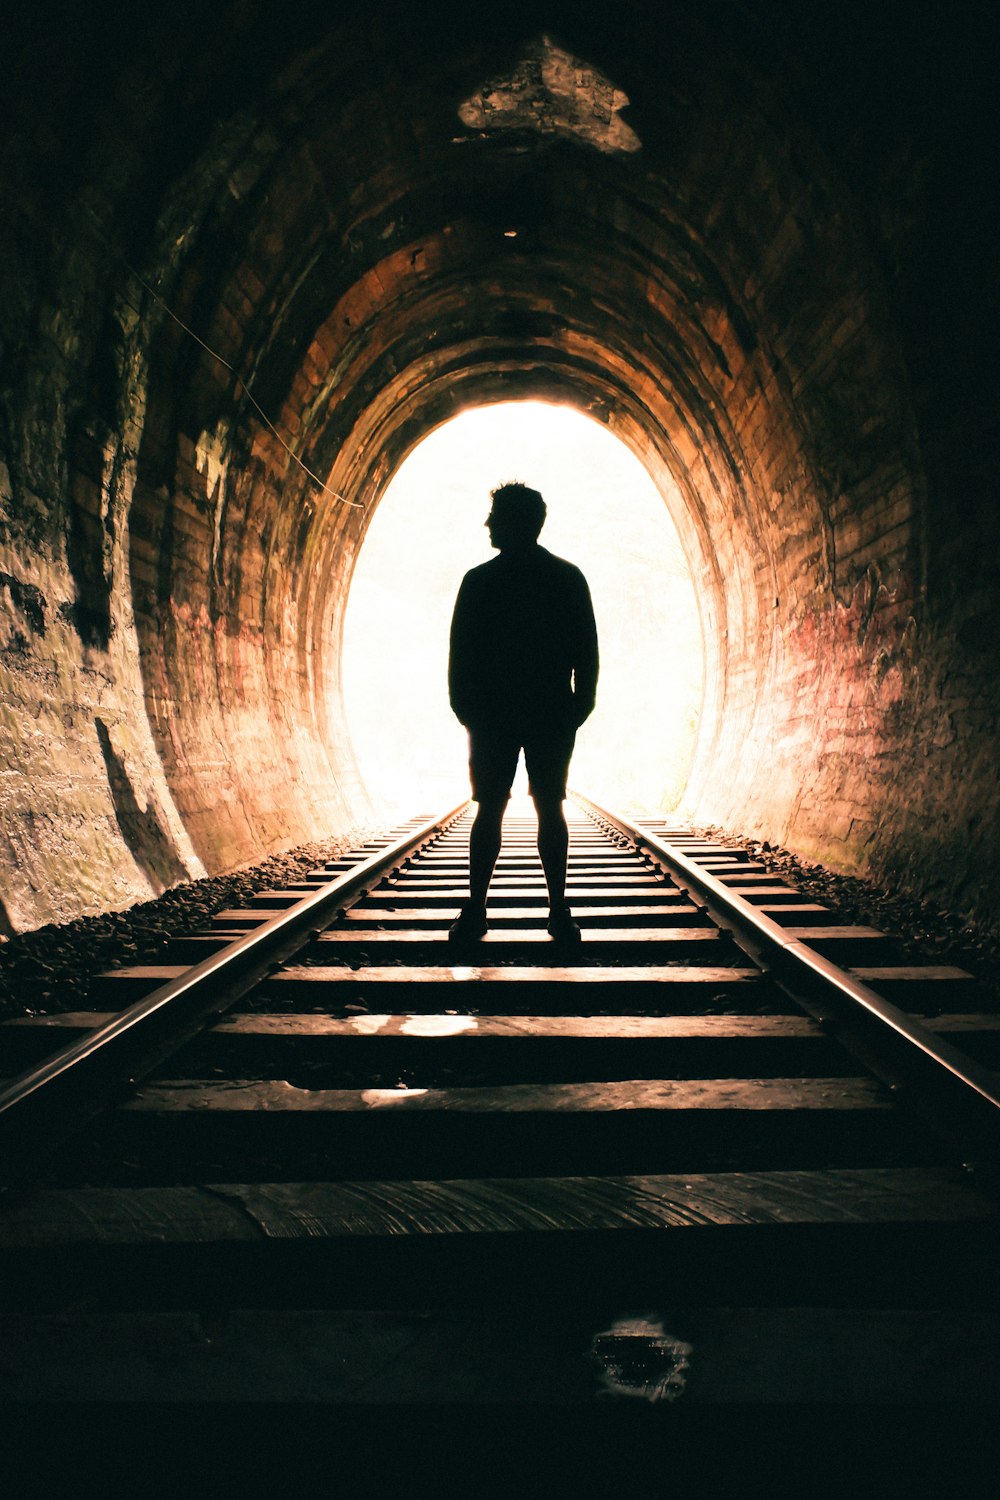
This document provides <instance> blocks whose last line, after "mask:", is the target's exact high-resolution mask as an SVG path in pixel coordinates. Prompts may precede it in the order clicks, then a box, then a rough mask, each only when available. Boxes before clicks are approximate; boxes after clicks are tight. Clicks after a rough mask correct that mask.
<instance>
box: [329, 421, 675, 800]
mask: <svg viewBox="0 0 1000 1500" xmlns="http://www.w3.org/2000/svg"><path fill="white" fill-rule="evenodd" d="M511 479H520V480H522V481H523V482H524V483H525V484H528V485H531V486H532V487H533V488H534V489H538V490H540V491H541V493H542V495H543V496H544V498H545V502H546V505H547V506H548V516H547V518H546V522H545V526H544V528H543V530H542V534H541V537H540V538H539V540H540V542H541V544H542V545H543V546H545V547H547V548H548V549H549V551H550V552H555V553H556V554H558V555H559V556H561V557H565V558H568V559H569V560H570V561H571V562H574V563H576V564H577V566H578V567H580V568H581V569H582V570H583V572H584V574H585V576H586V578H587V581H588V583H589V584H590V589H591V595H592V597H593V601H594V611H595V614H596V617H597V628H598V634H599V638H600V651H601V679H600V684H599V687H598V696H597V707H596V709H595V711H594V713H593V715H592V716H591V718H590V719H589V720H588V721H587V723H586V724H585V725H584V726H583V728H582V729H581V730H580V732H579V734H578V736H577V744H576V751H575V753H574V756H573V763H572V765H571V767H570V785H571V786H575V787H576V788H578V789H579V790H580V791H582V792H586V793H588V794H590V795H592V796H593V797H594V798H595V799H597V800H598V801H601V800H603V801H606V802H608V803H611V804H613V805H618V806H620V807H624V808H631V809H633V810H636V809H642V810H647V811H654V812H656V811H669V810H670V809H671V808H672V807H674V806H675V805H676V804H677V802H678V800H679V798H680V796H681V794H682V792H683V789H684V785H685V782H686V779H687V774H688V768H689V765H690V761H691V756H692V752H693V747H694V739H695V734H696V730H697V721H698V713H699V708H700V703H701V693H702V669H703V644H702V635H701V625H700V621H699V617H698V608H697V602H696V599H695V594H694V588H693V585H692V581H691V576H690V573H689V571H688V567H687V563H686V561H685V558H684V553H683V550H682V547H681V544H680V541H679V539H678V536H677V532H676V529H675V527H674V524H673V522H672V520H671V518H670V514H669V512H668V510H667V507H666V505H665V503H664V500H663V497H662V495H661V494H660V492H659V491H658V490H657V488H656V486H655V485H654V483H653V481H652V479H651V478H650V476H649V474H648V473H647V472H646V470H645V468H644V467H643V465H642V464H641V463H640V462H639V460H638V459H637V458H636V457H635V456H634V455H633V454H632V453H631V452H630V451H629V449H628V448H626V447H625V445H624V444H623V443H622V442H621V441H620V440H619V439H617V438H616V437H614V436H613V435H612V434H611V433H609V432H608V431H607V430H606V428H604V427H603V426H601V425H600V423H598V422H596V421H594V420H593V419H591V418H589V417H585V416H583V415H582V414H581V413H580V412H578V411H576V410H574V409H573V408H571V407H568V406H554V405H548V404H545V403H542V402H538V401H519V402H507V403H504V404H501V405H496V406H486V407H478V408H476V409H474V410H470V411H467V412H463V413H462V414H461V415H459V416H457V417H455V418H453V419H452V420H451V421H449V422H447V423H445V424H444V425H443V426H441V427H439V428H438V429H437V430H436V431H434V432H432V433H431V434H430V435H429V436H428V437H426V438H425V439H424V440H423V441H422V442H421V443H420V444H418V446H417V447H416V448H415V449H414V450H413V452H412V453H411V454H410V456H409V457H408V458H407V459H406V460H405V462H404V463H403V464H401V465H400V468H399V469H398V470H397V472H396V474H395V475H394V476H393V478H392V480H391V481H390V483H389V485H388V486H387V488H386V490H385V493H384V495H383V497H382V499H381V501H380V503H379V506H378V509H377V511H376V513H375V515H374V517H373V519H372V522H371V525H370V527H369V530H368V534H367V536H366V538H365V541H364V543H363V545H362V548H361V552H360V555H359V557H358V561H357V565H356V568H355V572H354V577H353V580H352V582H351V587H350V594H349V596H348V602H347V610H346V618H345V624H344V652H343V690H344V706H345V713H346V719H347V727H348V731H349V733H350V736H351V740H352V743H353V746H354V750H355V754H356V757H357V761H358V764H359V767H360V769H361V774H362V777H363V779H364V782H365V785H366V787H367V790H368V793H369V796H370V797H371V799H372V803H373V806H374V808H375V810H376V812H377V813H378V815H379V816H384V815H387V814H391V813H396V812H399V813H402V814H404V815H410V814H413V813H415V812H418V811H427V812H434V811H437V810H439V809H440V808H442V807H443V806H445V805H446V804H448V805H452V804H454V803H455V802H458V801H460V800H461V798H462V797H463V796H467V795H468V773H467V742H466V737H465V731H464V730H463V728H462V726H461V725H460V724H459V723H458V721H457V720H456V719H455V717H454V715H453V714H452V713H451V709H450V707H449V704H448V686H447V663H448V633H449V627H450V623H451V612H452V608H453V605H454V601H455V595H456V593H457V592H458V586H459V584H460V583H461V580H462V575H463V574H464V573H465V572H466V571H467V570H468V569H469V568H471V567H474V566H475V565H476V564H477V563H480V562H485V561H487V560H488V559H489V558H490V557H495V556H496V553H495V552H493V551H492V549H491V547H490V544H489V538H488V536H487V533H486V530H485V527H484V524H483V523H484V522H485V520H486V517H487V515H488V513H489V507H490V500H489V492H490V490H491V489H493V488H494V487H495V486H496V485H498V484H502V483H504V482H505V481H507V480H511ZM526 793H527V781H526V777H525V773H524V764H523V759H522V762H521V765H520V766H519V768H518V775H517V780H516V781H515V784H514V798H515V801H514V803H513V804H512V806H513V807H515V808H516V809H517V810H522V809H524V808H525V807H526V806H528V807H529V808H530V805H529V804H525V803H524V801H523V798H524V797H525V796H526Z"/></svg>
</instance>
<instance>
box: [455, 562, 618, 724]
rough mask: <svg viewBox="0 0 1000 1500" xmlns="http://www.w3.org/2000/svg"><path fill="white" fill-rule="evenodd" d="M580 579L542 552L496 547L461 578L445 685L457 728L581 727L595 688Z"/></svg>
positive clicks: (588, 612)
mask: <svg viewBox="0 0 1000 1500" xmlns="http://www.w3.org/2000/svg"><path fill="white" fill-rule="evenodd" d="M597 669H598V661H597V627H596V625H595V623H594V610H593V606H592V605H591V602H590V590H589V589H588V587H587V580H586V579H585V578H584V576H583V574H582V573H581V572H580V569H579V568H576V567H574V566H573V564H572V563H569V562H566V561H564V559H563V558H561V557H554V556H553V555H552V553H551V552H547V551H546V549H545V548H544V547H539V546H537V545H533V546H531V547H527V548H517V549H512V548H505V549H504V551H503V552H501V553H500V554H499V556H498V557H494V558H492V559H491V561H489V562H486V563H483V564H482V565H481V566H480V567H478V568H473V569H472V570H471V571H470V572H468V573H466V575H465V577H464V578H463V580H462V586H461V588H460V589H459V591H458V598H457V600H456V601H455V613H454V615H453V617H452V622H451V652H450V656H449V661H448V688H449V694H450V697H451V706H452V708H453V709H454V711H455V713H456V715H457V716H458V718H459V719H461V721H462V723H463V724H467V725H480V724H483V725H489V724H518V725H550V724H558V723H567V722H571V723H572V724H574V725H578V724H582V723H583V721H584V719H585V718H586V717H587V715H588V714H589V713H590V712H591V710H592V709H593V706H594V694H595V692H596V689H597Z"/></svg>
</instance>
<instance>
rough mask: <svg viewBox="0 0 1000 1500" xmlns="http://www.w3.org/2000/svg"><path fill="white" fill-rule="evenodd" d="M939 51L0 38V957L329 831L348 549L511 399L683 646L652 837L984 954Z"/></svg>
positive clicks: (470, 15)
mask: <svg viewBox="0 0 1000 1500" xmlns="http://www.w3.org/2000/svg"><path fill="white" fill-rule="evenodd" d="M964 14H965V13H964V12H963V11H962V9H961V8H959V9H958V10H957V11H955V12H954V13H951V14H949V17H948V19H947V21H945V20H944V19H943V18H942V17H941V16H940V15H939V14H937V13H936V12H935V11H934V10H933V8H928V9H924V8H921V7H917V8H914V7H912V6H900V5H895V4H893V5H889V6H884V7H877V8H872V7H864V6H861V5H857V4H853V3H851V4H847V5H845V6H841V7H839V8H838V9H837V10H836V12H835V13H834V12H833V11H829V12H828V11H825V10H824V11H823V12H820V11H818V10H817V11H815V12H812V11H810V13H809V15H808V17H803V16H802V14H801V9H800V8H799V7H797V6H795V5H791V4H783V3H781V0H758V3H751V4H735V3H729V0H713V3H711V4H707V5H704V4H702V5H691V4H687V3H683V0H678V3H676V4H671V5H667V6H663V5H660V4H653V3H648V0H629V3H625V4H623V5H621V6H619V7H618V8H617V10H616V11H615V12H614V14H613V16H612V14H611V13H610V12H609V11H608V10H607V8H606V7H605V6H600V5H597V4H594V3H590V0H575V3H573V4H567V3H563V0H550V3H549V4H547V5H545V6H540V5H537V4H534V3H530V0H524V3H516V4H513V5H509V6H505V7H503V8H502V9H498V10H496V11H482V10H480V9H478V8H467V7H457V6H453V5H450V4H447V3H442V4H434V5H431V6H428V7H423V8H414V7H408V6H403V5H399V4H396V3H394V0H373V3H371V4H369V5H368V6H366V7H364V8H363V9H353V8H352V9H347V8H339V7H334V8H331V7H329V6H322V7H320V6H313V5H311V4H308V3H305V4H301V5H299V6H297V7H295V9H294V11H293V12H287V11H284V10H279V9H276V8H274V7H271V6H266V5H263V4H259V3H256V0H243V3H234V4H222V5H218V6H214V7H205V6H200V5H197V4H184V3H181V0H168V3H165V4H164V5H162V6H160V7H159V8H158V9H157V11H156V12H155V14H153V13H152V12H149V13H147V12H145V11H142V10H140V11H131V12H129V14H128V17H127V21H126V20H125V19H123V15H122V13H120V12H119V11H117V10H116V8H115V7H113V6H108V5H100V6H97V7H86V8H84V7H78V6H72V5H71V6H67V7H62V8H60V7H58V6H56V7H51V8H49V9H48V10H47V11H46V15H45V18H44V19H43V20H42V21H41V22H39V21H38V20H37V18H31V17H26V18H25V19H24V21H23V22H14V23H11V26H12V29H11V33H10V36H9V43H10V47H9V54H8V55H9V56H10V58H11V59H13V61H12V62H11V63H10V64H9V65H8V67H9V71H8V79H7V86H6V91H5V93H6V97H5V99H4V103H3V109H4V111H5V113H6V116H7V120H6V124H5V127H4V133H5V136H6V143H7V150H6V152H5V165H4V167H3V174H4V180H5V188H4V212H3V218H2V225H0V233H2V234H3V237H4V241H5V249H4V252H3V257H2V271H0V274H2V276H3V308H4V311H3V325H4V330H3V368H4V375H3V385H2V411H3V430H2V433H0V447H2V457H3V468H2V470H0V480H2V484H3V508H4V522H3V541H2V557H0V586H2V590H0V591H2V595H3V598H4V602H5V609H4V612H3V618H2V624H0V629H2V631H3V640H2V643H0V647H2V660H0V671H2V673H3V677H4V690H3V702H4V707H3V716H2V721H0V722H2V727H0V737H2V745H3V761H4V764H5V768H6V769H5V776H4V780H3V793H2V796H3V814H2V820H3V838H2V843H0V862H2V865H3V889H4V895H3V916H2V920H3V923H4V926H5V930H6V932H7V933H8V934H9V933H13V932H18V931H23V930H25V929H28V928H32V927H37V926H39V925H42V924H44V923H46V922H49V921H53V920H56V921H60V920H65V919H67V918H70V917H73V916H76V915H80V914H86V913H93V912H99V911H104V910H107V909H109V908H116V907H124V906H127V905H130V904H131V903H133V902H135V901H137V900H142V899H146V898H148V897H149V896H150V895H151V894H157V893H158V892H159V891H161V890H163V889H164V888H165V887H167V886H169V885H171V884H174V883H176V882H177V881H180V880H185V879H188V878H191V877H195V876H198V875H200V874H202V873H205V872H207V873H216V872H220V871H224V870H228V869H231V868H233V867H235V866H237V865H240V864H246V863H248V862H250V861H253V860H255V859H258V858H261V857H263V856H264V855H265V854H268V853H270V852H272V851H274V850H276V849H281V848H288V847H290V846H292V845H295V844H299V843H302V842H304V841H306V840H308V839H310V838H315V837H320V836H326V835H329V834H331V833H336V832H337V831H338V830H341V829H345V828H348V827H350V826H351V825H352V824H353V823H355V822H356V821H357V819H358V816H359V809H361V808H362V807H363V805H364V791H363V773H364V768H363V767H359V766H358V765H357V764H356V763H355V760H354V757H353V754H352V751H351V746H350V742H349V739H348V737H347V734H346V731H345V728H344V723H343V715H342V711H341V703H340V688H341V674H340V656H339V649H340V641H341V633H342V626H343V617H344V610H345V605H346V600H347V596H348V589H349V585H350V581H351V577H352V572H353V569H354V566H355V563H356V561H357V558H358V555H359V551H360V549H361V548H362V546H363V544H364V540H365V536H366V531H367V528H368V525H369V523H370V520H371V517H372V515H373V513H374V511H375V508H376V507H377V505H378V503H379V500H380V497H381V495H382V494H383V492H384V490H385V487H386V485H387V483H388V481H389V480H390V478H391V477H392V475H393V474H394V472H395V471H396V470H397V469H398V467H399V465H400V464H401V462H402V461H403V460H404V459H405V458H406V456H407V455H408V454H409V453H410V452H412V451H413V449H414V448H415V446H416V445H417V444H418V443H419V442H420V440H421V439H422V438H423V437H424V436H425V435H427V434H428V433H430V432H432V431H433V430H434V429H435V428H437V427H439V426H440V425H441V424H442V423H444V422H445V421H447V420H448V419H449V418H451V417H453V416H455V415H456V414H458V413H461V412H463V411H465V410H467V409H469V408H471V407H475V406H478V405H484V404H488V403H492V402H497V401H504V402H507V401H512V400H519V399H533V400H543V401H548V402H557V403H563V404H568V405H570V406H572V407H574V408H576V409H577V410H579V411H581V412H584V413H585V414H587V415H589V416H590V417H592V418H594V419H596V420H597V421H599V422H601V423H603V424H605V425H606V427H607V428H608V430H609V431H610V432H612V433H613V434H614V435H615V436H617V437H618V438H620V439H621V440H622V442H624V443H625V444H626V445H627V446H628V447H629V448H630V449H631V450H632V452H633V453H634V454H635V455H636V456H637V457H638V458H639V459H640V460H641V462H642V463H643V464H644V465H645V467H646V469H647V470H648V472H649V474H650V475H651V477H652V479H653V480H654V482H655V483H656V484H657V485H658V487H659V489H660V491H661V493H662V494H663V497H664V503H665V504H667V505H668V506H669V508H670V511H671V515H672V519H673V521H674V524H675V525H676V527H677V529H678V532H679V534H680V537H681V540H682V542H683V545H684V549H685V552H686V556H687V560H688V565H689V568H690V571H691V575H692V578H693V580H694V584H695V588H696V591H697V594H698V599H699V608H700V612H701V623H702V633H703V638H704V643H705V693H704V701H703V706H702V713H701V720H700V728H699V737H698V742H697V746H696V750H695V755H694V761H693V766H692V770H691V774H690V778H689V781H688V785H687V787H686V789H685V792H684V795H683V799H682V804H681V806H682V809H683V811H684V813H685V814H686V815H687V816H689V817H690V818H691V819H692V820H694V821H695V822H698V823H702V824H706V823H711V824H715V825H717V826H719V827H722V828H724V829H727V830H730V831H734V832H739V833H742V834H744V835H754V836H758V837H762V838H769V839H771V840H772V841H775V842H780V843H782V844H784V845H786V846H788V847H789V848H791V849H792V850H794V851H795V852H796V853H798V854H799V855H801V856H803V857H805V858H808V859H814V860H818V861H821V862H823V863H825V864H828V865H829V866H831V867H832V868H834V869H837V870H840V871H845V872H849V873H861V874H866V875H870V876H872V877H874V878H876V879H878V880H880V881H885V882H890V883H894V884H895V885H896V886H897V887H900V888H902V889H905V890H908V891H909V892H910V893H911V894H916V895H918V896H926V897H928V898H931V899H932V900H934V901H936V902H937V903H939V904H944V905H950V906H952V907H954V908H956V909H958V910H961V911H965V912H968V913H969V915H970V916H975V917H978V918H980V919H987V920H988V919H989V918H990V916H991V914H992V913H994V912H995V910H996V903H995V897H996V894H997V890H996V885H997V878H998V877H997V866H996V861H995V859H994V858H993V857H992V851H993V850H994V849H995V845H996V836H997V833H998V826H997V825H998V794H997V784H996V767H995V736H996V704H995V666H996V655H997V623H996V622H997V618H998V612H997V603H998V599H997V592H998V584H997V578H996V570H995V558H996V555H997V509H996V506H995V503H994V498H993V491H994V481H993V472H992V461H993V456H994V450H995V443H994V441H993V438H994V434H995V428H996V410H995V394H996V382H995V369H994V362H993V351H994V349H995V341H994V340H993V339H992V336H991V329H990V319H991V317H992V316H993V315H994V314H995V310H996V277H995V257H994V255H993V234H992V224H993V223H994V222H995V214H994V209H995V195H996V183H995V176H994V175H990V174H988V173H987V172H986V171H985V170H984V163H985V162H986V161H987V160H988V159H989V156H990V151H991V145H992V143H991V135H992V126H991V123H990V120H989V114H988V111H989V104H988V98H989V93H988V89H987V88H986V87H985V82H986V80H985V77H982V78H981V76H980V75H981V74H984V70H985V68H986V66H987V63H986V58H987V57H988V55H989V52H990V48H989V46H988V45H985V43H986V42H987V41H988V37H987V36H986V34H985V28H986V26H987V24H988V23H986V22H985V21H984V20H983V19H982V18H980V19H979V20H978V21H976V22H975V23H973V22H972V21H971V20H969V19H965V20H964V19H963V16H964ZM970 15H971V12H970ZM18 26H22V27H23V30H24V34H23V35H18ZM980 84H982V86H980ZM498 477H499V478H502V477H504V476H498ZM526 477H529V482H530V476H526ZM650 674H651V682H655V663H651V664H650Z"/></svg>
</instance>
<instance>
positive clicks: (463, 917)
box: [448, 729, 521, 943]
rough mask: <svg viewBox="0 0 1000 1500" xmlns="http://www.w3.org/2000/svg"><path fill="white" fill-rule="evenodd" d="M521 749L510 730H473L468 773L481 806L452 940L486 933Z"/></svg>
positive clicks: (462, 940)
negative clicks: (492, 883)
mask: <svg viewBox="0 0 1000 1500" xmlns="http://www.w3.org/2000/svg"><path fill="white" fill-rule="evenodd" d="M520 748H521V747H520V745H519V744H518V743H517V741H516V739H513V740H512V737H511V736H510V734H504V733H501V732H498V731H493V732H490V731H480V730H475V731H474V730H471V729H470V731H469V775H470V778H471V781H472V796H473V798H474V800H475V801H476V802H477V803H478V804H479V805H478V807H477V809H476V816H475V819H474V820H473V824H472V830H471V832H470V834H469V899H468V901H467V902H466V903H465V904H464V906H463V907H462V909H461V911H460V912H459V914H458V916H457V917H456V919H455V921H454V922H453V923H452V924H451V927H450V928H449V929H448V936H449V939H450V941H451V942H453V943H465V942H475V941H477V940H478V939H479V938H481V937H482V936H483V935H484V934H485V932H486V893H487V891H488V890H489V888H490V880H491V879H492V876H493V867H494V865H495V864H496V862H497V855H498V854H499V853H500V840H501V837H502V830H503V815H504V810H505V809H506V806H507V799H508V797H509V796H510V788H511V783H512V782H513V780H514V772H515V770H516V769H517V758H518V755H519V754H520Z"/></svg>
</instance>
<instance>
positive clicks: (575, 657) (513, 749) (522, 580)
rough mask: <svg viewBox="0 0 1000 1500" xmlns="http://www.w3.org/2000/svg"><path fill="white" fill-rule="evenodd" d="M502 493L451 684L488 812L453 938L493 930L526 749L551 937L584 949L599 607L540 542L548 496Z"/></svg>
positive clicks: (472, 845) (475, 837)
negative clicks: (575, 876) (572, 794)
mask: <svg viewBox="0 0 1000 1500" xmlns="http://www.w3.org/2000/svg"><path fill="white" fill-rule="evenodd" d="M490 498H491V499H492V501H493V508H492V510H491V511H490V514H489V516H488V518H487V520H486V527H487V530H488V531H489V534H490V542H491V543H492V545H493V546H494V547H495V548H497V550H498V551H499V553H500V556H499V557H494V558H492V559H491V561H490V562H487V563H483V564H482V565H481V566H480V567H478V568H473V569H472V570H471V572H469V573H466V575H465V577H464V578H463V580H462V586H461V588H460V589H459V591H458V598H457V600H456V602H455V613H454V616H453V618H452V622H451V654H450V657H449V663H448V687H449V693H450V696H451V706H452V708H453V709H454V711H455V713H456V715H457V716H458V718H459V719H461V721H462V723H463V724H464V725H465V726H466V728H467V729H468V731H469V774H470V777H471V780H472V796H473V798H474V800H475V801H476V802H478V804H479V808H478V811H477V813H476V819H475V822H474V823H473V825H472V834H471V837H470V840H469V867H470V868H469V886H470V892H469V900H468V902H467V904H466V905H465V906H464V907H463V908H462V911H461V913H460V914H459V917H458V919H457V921H456V922H455V923H454V924H453V925H452V928H451V932H450V934H449V935H450V937H451V939H452V941H453V942H471V941H475V940H476V939H477V938H481V937H482V936H483V934H484V933H485V931H486V893H487V891H488V889H489V884H490V878H491V876H492V874H493V867H494V865H495V864H496V859H497V855H498V854H499V852H500V839H501V825H502V823H503V815H504V809H505V808H506V806H507V801H508V798H509V797H510V788H511V784H512V782H513V780H514V773H515V771H516V769H517V761H518V756H519V754H520V752H521V750H522V749H523V750H524V760H525V765H526V766H527V770H528V790H529V792H530V794H531V798H532V800H533V802H534V804H535V809H536V811H537V813H538V853H539V855H540V856H541V861H542V868H543V869H544V871H545V881H546V884H547V886H548V890H549V922H548V930H549V932H550V933H551V935H552V936H553V937H554V938H557V939H559V940H561V941H564V942H566V941H570V942H572V941H577V940H579V937H580V929H579V927H578V926H577V924H576V923H575V922H574V921H573V917H572V914H571V913H570V910H569V907H568V906H567V905H566V850H567V845H568V841H569V835H568V832H567V829H566V819H565V817H564V815H563V800H564V798H565V796H566V773H567V771H568V770H569V762H570V756H571V755H572V753H573V744H574V741H575V739H576V731H577V729H578V727H579V726H580V725H581V724H582V723H583V721H584V720H585V719H586V718H587V717H588V715H589V714H590V713H591V712H592V710H593V707H594V694H595V692H596V689H597V628H596V625H595V623H594V611H593V607H592V605H591V602H590V591H589V589H588V588H587V580H586V579H585V578H584V576H583V574H582V573H581V572H580V570H579V568H576V567H574V566H573V564H572V563H569V562H565V561H564V560H563V559H562V558H561V557H554V556H553V555H552V553H551V552H547V551H546V549H545V548H544V547H540V546H539V545H538V533H539V532H540V531H541V529H542V523H543V522H544V520H545V501H544V500H543V499H542V497H541V495H540V494H539V493H538V491H537V490H531V489H528V487H527V486H526V485H523V484H504V485H500V486H499V487H498V488H497V489H495V490H493V491H492V492H491V496H490Z"/></svg>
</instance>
